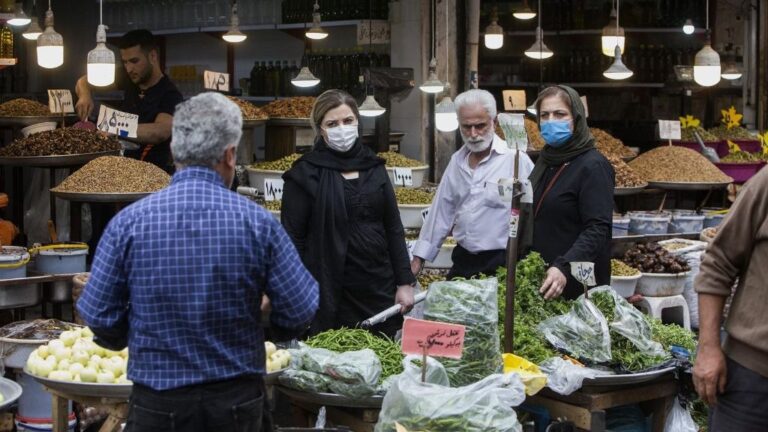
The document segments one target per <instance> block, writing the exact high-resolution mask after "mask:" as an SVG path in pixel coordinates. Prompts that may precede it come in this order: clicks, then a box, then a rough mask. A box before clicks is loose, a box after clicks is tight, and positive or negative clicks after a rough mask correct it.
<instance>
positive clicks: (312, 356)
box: [298, 344, 336, 374]
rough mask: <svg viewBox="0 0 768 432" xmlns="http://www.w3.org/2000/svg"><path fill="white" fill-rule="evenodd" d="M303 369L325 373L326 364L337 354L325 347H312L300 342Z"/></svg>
mask: <svg viewBox="0 0 768 432" xmlns="http://www.w3.org/2000/svg"><path fill="white" fill-rule="evenodd" d="M299 352H300V357H301V361H300V362H298V363H299V364H301V368H302V369H303V370H306V371H309V372H314V373H319V374H321V373H325V364H326V363H328V361H330V360H331V359H333V358H334V357H335V356H336V353H335V352H333V351H331V350H327V349H325V348H310V347H308V346H306V345H304V344H300V348H299Z"/></svg>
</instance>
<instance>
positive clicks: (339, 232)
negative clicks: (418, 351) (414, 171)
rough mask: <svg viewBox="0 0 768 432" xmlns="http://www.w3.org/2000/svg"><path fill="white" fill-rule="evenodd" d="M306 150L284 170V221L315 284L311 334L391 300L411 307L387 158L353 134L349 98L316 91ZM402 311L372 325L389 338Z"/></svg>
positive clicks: (350, 323) (352, 321)
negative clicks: (317, 295)
mask: <svg viewBox="0 0 768 432" xmlns="http://www.w3.org/2000/svg"><path fill="white" fill-rule="evenodd" d="M310 120H311V122H312V127H313V129H314V130H315V133H316V134H317V135H316V138H315V144H314V148H313V150H312V151H311V152H309V153H307V154H305V155H304V156H302V157H301V158H300V159H299V160H297V161H296V162H295V163H294V165H293V167H292V168H291V169H290V170H288V171H287V172H286V173H285V174H284V175H283V179H284V180H285V184H284V188H283V202H282V209H281V219H282V223H283V226H284V227H285V230H286V231H287V232H288V235H289V236H290V237H291V239H293V242H294V244H295V245H296V248H297V249H298V252H299V255H300V256H301V258H302V261H303V262H304V265H306V266H307V268H308V269H309V271H310V272H311V273H312V275H313V276H314V277H315V279H317V281H318V283H319V284H320V309H319V310H318V313H317V316H316V317H315V320H314V322H313V323H312V325H311V327H310V334H315V333H319V332H321V331H324V330H328V329H334V328H339V327H342V326H344V327H354V326H355V325H356V324H357V323H359V322H361V321H363V320H365V319H366V318H368V317H370V316H372V315H375V314H376V313H378V312H381V311H382V310H384V309H386V308H387V307H389V306H392V305H393V304H400V305H401V312H402V313H404V312H406V311H407V310H409V309H410V308H411V306H412V305H413V287H412V284H413V283H415V279H414V277H413V274H412V273H411V270H410V263H409V260H408V251H407V249H406V245H405V235H404V231H403V225H402V223H401V221H400V214H399V212H398V209H397V201H396V199H395V193H394V189H393V187H392V184H391V183H390V180H389V176H388V175H387V171H386V169H385V167H384V160H383V159H381V158H379V157H378V156H376V154H375V153H374V152H373V151H372V150H371V149H369V148H368V147H366V146H364V145H363V144H362V143H361V142H360V139H359V137H358V125H359V122H358V120H359V113H358V109H357V103H356V102H355V100H354V98H352V96H350V95H349V94H347V93H346V92H343V91H341V90H328V91H326V92H325V93H323V94H322V95H320V96H319V97H318V98H317V100H316V102H315V105H314V107H313V108H312V116H311V119H310ZM401 326H402V317H397V318H391V319H389V320H387V321H386V322H384V323H383V324H380V325H378V326H376V327H374V328H373V329H371V331H373V332H381V333H384V334H387V335H388V336H393V335H394V334H395V332H397V330H398V329H399V328H400V327H401Z"/></svg>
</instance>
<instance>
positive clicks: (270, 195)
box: [264, 179, 284, 201]
mask: <svg viewBox="0 0 768 432" xmlns="http://www.w3.org/2000/svg"><path fill="white" fill-rule="evenodd" d="M283 183H284V182H283V180H282V179H264V201H278V200H281V199H283Z"/></svg>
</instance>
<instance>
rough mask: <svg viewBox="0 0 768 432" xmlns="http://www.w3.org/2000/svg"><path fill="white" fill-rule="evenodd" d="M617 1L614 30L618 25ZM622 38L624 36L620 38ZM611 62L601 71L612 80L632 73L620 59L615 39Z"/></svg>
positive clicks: (623, 77)
mask: <svg viewBox="0 0 768 432" xmlns="http://www.w3.org/2000/svg"><path fill="white" fill-rule="evenodd" d="M619 1H620V0H616V31H617V32H618V29H619V28H620V27H619ZM622 39H624V38H622ZM613 57H614V58H613V64H611V66H610V67H608V69H607V70H606V71H605V72H603V76H604V77H606V78H608V79H612V80H623V79H627V78H629V77H631V76H632V75H633V74H634V73H633V72H632V71H631V70H629V68H627V67H626V66H624V63H623V62H622V61H621V45H620V44H619V42H618V41H616V45H614V47H613Z"/></svg>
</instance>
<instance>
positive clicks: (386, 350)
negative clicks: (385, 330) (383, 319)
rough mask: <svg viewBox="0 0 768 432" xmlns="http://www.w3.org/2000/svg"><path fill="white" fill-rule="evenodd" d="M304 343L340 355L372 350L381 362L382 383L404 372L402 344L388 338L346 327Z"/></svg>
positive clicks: (325, 332)
mask: <svg viewBox="0 0 768 432" xmlns="http://www.w3.org/2000/svg"><path fill="white" fill-rule="evenodd" d="M304 343H306V344H307V345H308V346H310V347H312V348H325V349H327V350H331V351H335V352H340V353H342V352H347V351H357V350H361V349H365V348H369V349H371V350H372V351H373V352H375V353H376V355H377V356H378V357H379V361H381V378H380V379H379V381H380V382H381V381H384V380H385V379H387V378H388V377H390V376H392V375H397V374H399V373H402V372H403V353H402V352H401V350H400V344H398V343H397V342H395V341H393V340H392V339H389V338H388V337H386V336H375V335H373V334H371V333H370V332H368V331H366V330H361V329H349V328H345V327H342V328H340V329H337V330H327V331H324V332H322V333H318V334H316V335H315V336H313V337H311V338H309V339H307V340H306V341H304Z"/></svg>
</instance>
